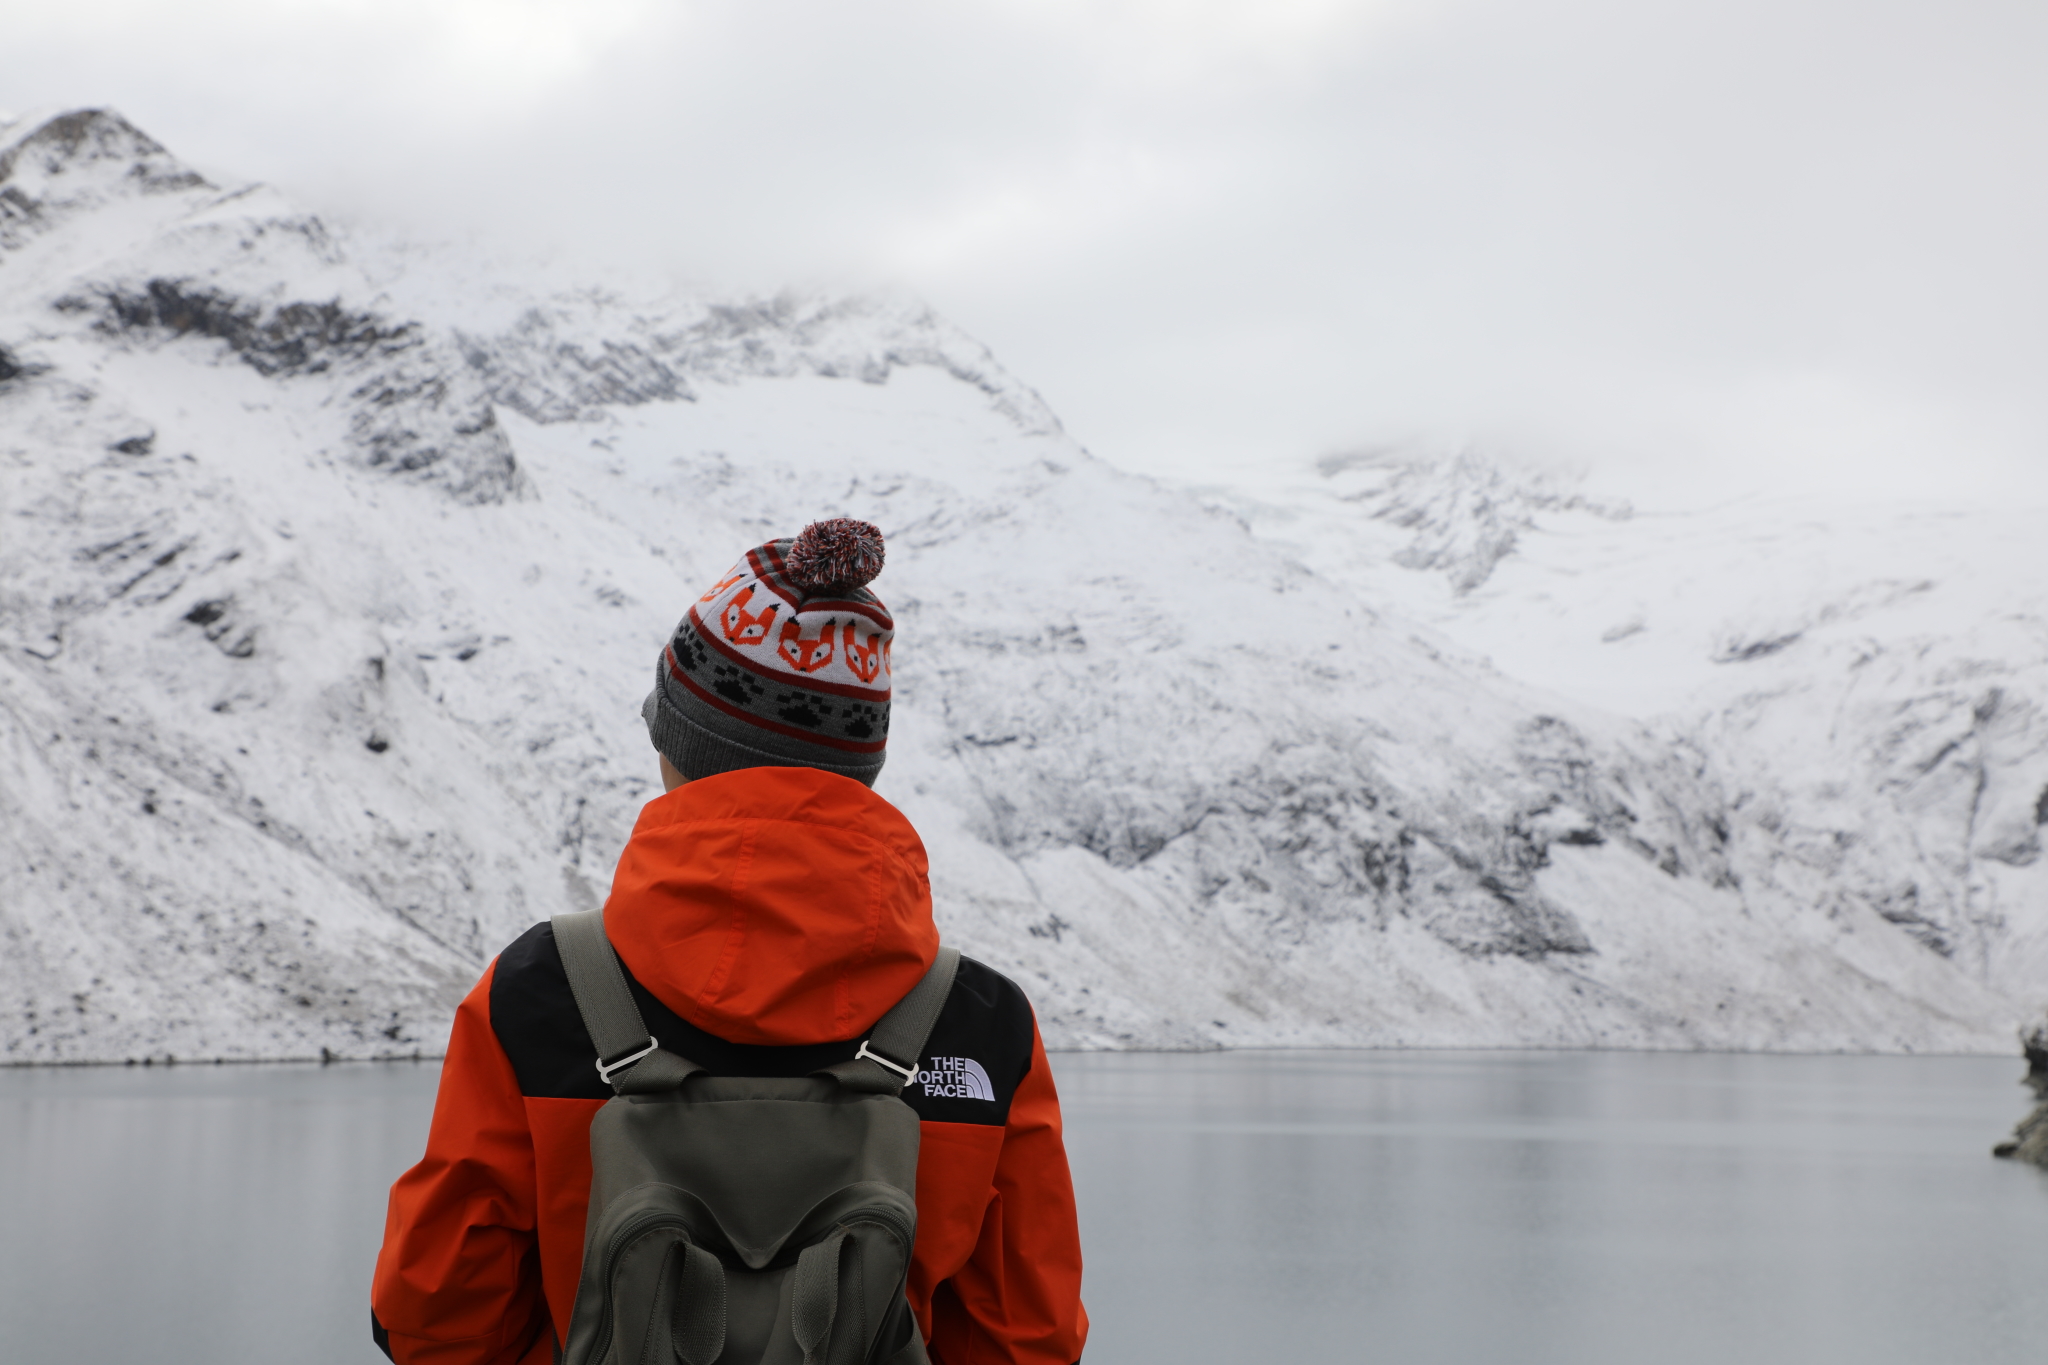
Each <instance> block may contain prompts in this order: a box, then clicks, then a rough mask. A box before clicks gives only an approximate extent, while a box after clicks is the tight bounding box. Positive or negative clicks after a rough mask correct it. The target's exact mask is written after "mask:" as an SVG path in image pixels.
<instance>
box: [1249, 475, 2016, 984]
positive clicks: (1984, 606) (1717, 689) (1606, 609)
mask: <svg viewBox="0 0 2048 1365" xmlns="http://www.w3.org/2000/svg"><path fill="white" fill-rule="evenodd" d="M1297 475H1298V477H1296V478H1295V479H1293V480H1286V479H1281V480H1276V481H1275V483H1274V484H1273V485H1272V486H1271V487H1269V488H1268V489H1267V490H1266V493H1265V495H1264V496H1263V497H1262V498H1260V499H1258V500H1251V499H1246V498H1244V497H1242V496H1239V495H1236V494H1222V495H1212V497H1211V501H1212V502H1216V503H1218V504H1227V505H1229V506H1230V507H1231V508H1232V510H1233V511H1235V512H1236V513H1237V514H1238V515H1240V516H1241V517H1242V518H1243V519H1244V520H1245V521H1246V523H1247V524H1248V525H1250V526H1253V527H1255V528H1256V529H1257V531H1258V532H1259V533H1260V534H1261V536H1262V537H1264V538H1266V539H1268V540H1269V541H1271V542H1273V543H1275V544H1276V545H1279V546H1283V547H1285V548H1286V549H1287V550H1288V551H1289V552H1290V553H1293V554H1295V555H1296V556H1298V557H1300V558H1301V559H1302V560H1303V561H1304V562H1306V563H1310V564H1313V565H1314V566H1316V567H1317V568H1318V569H1319V570H1320V571H1321V572H1324V573H1326V574H1328V575H1330V576H1331V577H1334V578H1336V579H1338V580H1339V581H1342V582H1346V583H1350V584H1352V585H1354V586H1356V587H1357V588H1358V589H1359V590H1360V591H1362V592H1364V593H1366V594H1367V595H1368V596H1369V597H1370V598H1371V599H1372V600H1374V601H1376V602H1381V603H1387V604H1389V605H1390V606H1392V607H1394V608H1395V609H1398V610H1400V611H1402V612H1403V613H1404V614H1406V615H1408V616H1410V617H1412V618H1414V619H1417V620H1422V621H1426V622H1428V623H1429V624H1430V625H1432V626H1434V627H1435V628H1436V629H1438V630H1440V631H1442V632H1444V633H1445V634H1446V635H1447V636H1449V637H1450V638H1452V639H1454V640H1456V641H1457V642H1458V643H1459V644H1460V645H1461V646H1463V647H1465V648H1467V649H1469V650H1471V651H1473V652H1474V653H1476V654H1479V655H1483V656H1485V657H1486V658H1488V659H1489V660H1490V661H1491V662H1492V663H1493V664H1495V665H1496V666H1498V667H1500V668H1501V669H1503V670H1504V671H1506V672H1508V673H1511V674H1513V675H1514V676H1516V677H1518V678H1522V679H1526V680H1528V681H1531V682H1534V683H1537V684H1539V685H1542V686H1544V687H1547V688H1550V689H1552V690H1555V691H1557V692H1560V693H1564V694H1567V695H1570V696H1573V697H1576V698H1580V699H1583V700H1588V701H1592V702H1594V703H1596V704H1598V705H1600V706H1602V707H1603V709H1608V710H1611V711H1614V712H1618V713H1621V714H1626V715H1630V716H1633V717H1636V718H1638V719H1641V720H1643V721H1645V722H1647V723H1649V724H1651V725H1652V726H1654V727H1655V728H1656V729H1657V730H1659V731H1660V732H1663V733H1667V734H1670V735H1673V736H1674V737H1676V738H1677V740H1678V741H1679V742H1680V743H1683V744H1685V745H1687V746H1688V747H1690V748H1691V749H1693V750H1695V751H1696V752H1698V753H1701V754H1703V755H1708V756H1710V760H1711V771H1712V772H1713V773H1714V775H1715V777H1716V779H1717V781H1718V782H1719V783H1720V785H1721V787H1722V788H1723V790H1724V792H1725V793H1726V795H1727V797H1728V800H1729V818H1730V820H1731V825H1732V828H1733V829H1734V830H1735V831H1736V832H1737V833H1738V834H1739V835H1740V838H1739V839H1738V840H1737V843H1738V844H1739V845H1741V846H1743V847H1744V848H1746V849H1747V855H1746V856H1740V855H1739V856H1737V857H1736V858H1735V863H1736V866H1737V868H1738V871H1739V872H1740V874H1741V875H1742V876H1743V878H1744V880H1745V884H1747V885H1752V886H1754V885H1758V884H1763V883H1778V884H1782V886H1783V889H1784V890H1785V891H1786V892H1787V893H1788V894H1791V895H1794V896H1797V897H1799V898H1802V899H1805V900H1807V901H1809V902H1811V903H1814V904H1820V905H1828V906H1835V905H1840V904H1856V905H1860V906H1863V907H1867V908H1869V909H1872V910H1874V911H1876V912H1877V913H1878V914H1879V915H1881V916H1882V917H1883V918H1885V919H1886V920H1888V921H1890V922H1892V923H1895V924H1898V925H1899V926H1901V927H1902V928H1904V929H1905V930H1906V931H1907V932H1909V933H1911V934H1912V935H1913V936H1914V937H1915V938H1916V939H1918V940H1919V941H1920V942H1922V943H1923V944H1925V945H1926V946H1927V947H1929V948H1930V949H1931V950H1933V951H1935V952H1937V953H1939V954H1941V955H1944V956H1947V957H1950V958H1951V959H1952V960H1954V961H1956V962H1957V963H1959V964H1960V965H1962V966H1964V967H1965V969H1966V970H1967V971H1969V972H1970V973H1971V974H1972V975H1975V976H1977V977H1979V978H1980V979H1984V980H1988V981H1991V982H1993V983H1995V984H1997V985H1999V986H2001V987H2003V988H2004V989H2007V990H2010V991H2012V992H2014V993H2016V994H2018V995H2020V996H2022V997H2033V996H2039V995H2041V994H2043V993H2048V864H2044V863H2043V862H2042V860H2041V853H2042V847H2041V844H2042V829H2041V827H2042V825H2043V824H2044V823H2048V715H2044V711H2043V708H2044V706H2048V574H2044V571H2048V537H2044V536H2043V534H2042V531H2041V527H2042V526H2043V524H2044V522H2048V508H2041V507H2032V506H2024V505H2013V506H2004V507H1984V506H1973V505H1965V504H1955V505H1946V504H1942V503H1939V502H1924V501H1923V502H1915V503H1907V502H1898V501H1873V500H1866V499H1859V498H1858V497H1857V495H1856V494H1855V492H1854V491H1853V490H1845V491H1844V493H1842V494H1841V495H1839V496H1836V497H1833V498H1829V499H1826V500H1822V499H1819V498H1814V497H1780V498H1771V497H1766V496H1762V495H1749V496H1744V497H1740V498H1735V499H1732V500H1730V501H1728V502H1726V503H1723V504H1720V505H1717V506H1709V507H1690V508H1664V509H1658V510H1649V511H1646V510H1638V509H1634V508H1631V507H1630V506H1629V505H1628V504H1626V503H1621V502H1616V501H1613V500H1602V499H1599V498H1595V497H1590V496H1588V495H1586V494H1585V493H1584V492H1582V491H1581V490H1579V489H1577V488H1576V487H1574V486H1573V485H1572V484H1571V483H1570V481H1560V480H1558V479H1557V478H1555V477H1554V476H1545V475H1543V474H1540V473H1535V472H1531V471H1527V470H1511V469H1507V468H1503V467H1502V466H1500V465H1498V464H1494V463H1490V462H1488V461H1485V460H1482V459H1478V458H1475V457H1473V456H1471V455H1469V454H1465V455H1455V456H1452V455H1423V454H1415V453H1409V454H1381V455H1378V456H1369V457H1351V458H1335V459H1326V460H1324V461H1322V462H1321V463H1320V464H1319V465H1317V466H1315V467H1314V468H1310V467H1309V466H1307V465H1304V466H1303V467H1302V468H1301V469H1300V470H1298V471H1297Z"/></svg>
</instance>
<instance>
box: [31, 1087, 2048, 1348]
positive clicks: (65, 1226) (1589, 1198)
mask: <svg viewBox="0 0 2048 1365" xmlns="http://www.w3.org/2000/svg"><path fill="white" fill-rule="evenodd" d="M1053 1067H1054V1071H1055V1073H1056V1074H1057V1077H1058V1080H1059V1084H1060V1088H1061V1092H1062V1098H1063V1100H1064V1102H1065V1106H1066V1113H1067V1124H1068V1132H1067V1139H1068V1149H1069V1152H1070V1153H1071V1155H1072V1158H1073V1162H1074V1175H1075V1184H1076V1186H1077V1189H1078V1192H1079V1196H1080V1200H1081V1211H1082V1223H1083V1236H1084V1246H1085V1251H1086V1254H1087V1261H1088V1267H1087V1284H1086V1294H1087V1299H1088V1304H1089V1309H1090V1312H1091V1315H1092V1316H1093V1319H1094V1332H1093V1336H1092V1338H1091V1340H1090V1343H1089V1349H1088V1359H1089V1361H1091V1362H1094V1365H1122V1363H1124V1362H1133V1363H1135V1362H1147V1363H1149V1362H1169V1361H1170V1362H1211V1361H1213V1362H1239V1361H1274V1360H1286V1361H1311V1360H1313V1361H1371V1362H1390V1363H1395V1365H1402V1363H1405V1362H1444V1363H1445V1365H1453V1363H1456V1365H1462V1363H1463V1362H1473V1363H1474V1365H1477V1363H1478V1362H1488V1363H1489V1365H1490V1363H1491V1362H1512V1363H1513V1365H1549V1363H1551V1362H1555V1363H1556V1365H1607V1362H1615V1363H1616V1365H1620V1362H1628V1363H1629V1365H1692V1363H1693V1362H1699V1363H1700V1365H1707V1363H1708V1362H1712V1363H1713V1365H1733V1363H1735V1362H1741V1365H1775V1362H1787V1363H1788V1365H1791V1363H1793V1362H1796V1363H1797V1365H1826V1363H1828V1362H1837V1361H1840V1362H1852V1361H1853V1362H1856V1365H1888V1363H1891V1362H1896V1363H1897V1365H1948V1363H1950V1362H1953V1363H1954V1365H2006V1363H2007V1362H2011V1363H2012V1365H2018V1363H2019V1362H2022V1361H2024V1362H2028V1363H2029V1365H2033V1363H2034V1362H2039V1361H2040V1360H2042V1359H2044V1358H2048V1174H2044V1173H2041V1172H2038V1171H2035V1170H2033V1169H2031V1168H2026V1167H2020V1166H2015V1165H2013V1164H2012V1163H2010V1162H2000V1161H1994V1160H1993V1159H1992V1158H1991V1157H1990V1156H1989V1155H1988V1154H1987V1153H1988V1149H1989V1147H1990V1145H1991V1143H1992V1142H1993V1141H1995V1140H1997V1139H1998V1138H2000V1137H2002V1136H2004V1135H2005V1134H2006V1133H2007V1132H2008V1131H2010V1129H2011V1126H2012V1124H2013V1123H2014V1122H2015V1121H2016V1120H2017V1119H2018V1118H2019V1117H2020V1115H2021V1114H2022V1113H2024V1112H2025V1109H2026V1105H2027V1100H2028V1096H2027V1093H2026V1092H2025V1091H2023V1090H2022V1089H2020V1088H2019V1087H2018V1086H2017V1085H2016V1084H2015V1083H2014V1082H2015V1081H2016V1079H2017V1078H2018V1076H2019V1074H2020V1071H2021V1065H2020V1063H2019V1062H2018V1060H2017V1059H2012V1060H2005V1059H1999V1058H1954V1057H1919V1058H1908V1057H1756V1056H1730V1055H1719V1054H1707V1055H1702V1054H1671V1053H1662V1054H1659V1053H1448V1052H1240V1053H1200V1054H1085V1055H1084V1054H1064V1055H1057V1056H1055V1057H1054V1059H1053ZM436 1078H437V1069H436V1067H435V1066H434V1065H433V1064H431V1063H428V1064H420V1065H407V1064H398V1065H393V1066H335V1067H328V1068H317V1067H287V1066H278V1067H177V1068H173V1069H162V1068H152V1069H149V1070H139V1069H129V1068H121V1069H100V1068H85V1069H75V1070H10V1071H0V1360H7V1361H12V1360H25V1359H48V1360H76V1361H95V1362H97V1361H107V1362H117V1361H119V1362H126V1361H143V1360H147V1361H150V1362H153V1363H155V1365H184V1363H185V1362H191V1363H192V1365H202V1363H203V1365H225V1363H227V1362H242V1361H249V1362H305V1363H306V1365H324V1363H325V1362H330V1361H333V1362H365V1363H366V1362H369V1361H374V1360H381V1359H382V1357H381V1356H379V1355H378V1354H377V1352H376V1350H375V1348H374V1347H372V1346H371V1345H370V1343H369V1333H368V1319H369V1313H368V1308H367V1298H368V1285H369V1271H370V1264H371V1261H372V1259H373V1258H374V1256H375V1253H376V1246H377V1242H378V1240H379V1237H380V1235H381V1231H382V1220H383V1205H384V1191H385V1189H386V1187H388V1185H389V1184H390V1181H391V1180H392V1179H393V1177H395V1176H396V1175H397V1174H398V1172H399V1171H401V1170H402V1169H404V1167H405V1166H406V1165H408V1164H409V1163H410V1162H412V1161H413V1160H414V1159H416V1158H417V1156H418V1154H419V1150H420V1146H421V1143H422V1141H423V1139H424V1136H425V1131H426V1121H427V1115H428V1112H429V1110H430V1108H431V1105H432V1097H433V1087H434V1083H435V1080H436Z"/></svg>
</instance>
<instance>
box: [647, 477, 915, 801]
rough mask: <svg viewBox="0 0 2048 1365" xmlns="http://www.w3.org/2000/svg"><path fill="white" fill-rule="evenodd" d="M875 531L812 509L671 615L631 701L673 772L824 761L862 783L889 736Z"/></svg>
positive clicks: (885, 624) (888, 627)
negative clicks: (793, 529) (649, 687)
mask: <svg viewBox="0 0 2048 1365" xmlns="http://www.w3.org/2000/svg"><path fill="white" fill-rule="evenodd" d="M882 553H883V546H882V533H881V532H880V531H879V530H877V529H876V528H875V527H874V526H872V525H871V524H869V523H868V522H865V521H853V520H850V519H849V518H846V517H835V518H833V519H832V520H830V521H818V522H813V523H811V524H810V525H809V526H806V527H805V528H804V529H803V532H802V534H800V535H798V536H796V537H794V538H793V539H786V540H771V541H769V542H768V543H767V544H766V545H761V546H757V547H755V548H754V549H752V550H749V551H747V553H746V554H745V555H744V556H743V557H742V558H741V559H740V562H739V563H737V564H735V565H733V566H732V568H731V569H729V570H728V571H727V572H726V573H725V575H724V576H723V577H721V578H720V579H719V580H718V581H717V582H716V583H714V584H712V585H711V591H709V592H707V593H705V594H704V595H703V596H702V597H700V598H699V599H697V601H696V603H695V604H694V605H692V606H691V608H690V609H689V611H687V612H685V613H684V614H683V619H682V620H681V621H680V622H678V623H677V624H676V628H675V633H674V634H673V635H671V636H670V637H669V642H668V647H667V648H665V649H663V650H662V652H661V657H660V659H659V660H657V661H656V664H655V670H654V691H652V692H650V693H649V694H648V696H647V701H646V704H645V705H643V706H642V707H641V708H640V714H641V716H642V717H644V718H645V719H646V721H647V734H648V738H650V739H652V740H653V741H654V747H655V748H656V749H658V750H659V751H660V752H661V753H662V754H663V755H664V756H666V757H667V759H668V761H669V762H670V763H673V764H674V765H675V767H676V771H677V772H680V773H681V774H682V775H683V776H684V777H685V778H688V779H691V780H695V779H696V778H700V777H709V776H711V775H712V774H713V773H723V772H731V771H733V770H734V769H737V768H768V767H783V768H823V769H824V770H825V771H827V772H834V773H842V774H844V775H845V776H847V777H851V778H854V779H856V780H858V781H861V782H865V783H867V784H868V785H869V786H873V785H874V781H875V778H876V777H877V776H879V775H880V774H881V771H882V761H883V759H884V758H885V757H886V756H887V755H886V754H884V752H883V748H884V746H885V745H887V743H888V741H889V682H890V667H889V645H890V642H891V641H892V640H893V639H894V638H895V633H896V627H895V622H893V621H892V620H891V619H890V617H889V609H888V608H887V607H884V606H883V605H882V602H881V599H880V598H878V597H876V596H875V595H874V594H873V593H871V592H869V591H868V590H867V584H868V582H869V580H871V579H872V578H874V576H875V575H876V574H878V573H880V572H881V571H882Z"/></svg>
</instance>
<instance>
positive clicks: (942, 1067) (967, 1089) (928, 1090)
mask: <svg viewBox="0 0 2048 1365" xmlns="http://www.w3.org/2000/svg"><path fill="white" fill-rule="evenodd" d="M931 1060H932V1066H931V1070H929V1071H920V1072H918V1073H917V1083H918V1084H919V1085H921V1086H923V1087H924V1093H925V1094H927V1095H929V1096H931V1098H933V1099H935V1100H988V1101H990V1102H991V1103H993V1102H994V1100H995V1097H996V1092H995V1087H993V1086H991V1085H990V1084H989V1083H988V1073H987V1072H986V1071H983V1070H982V1069H981V1063H980V1062H977V1061H975V1060H974V1058H972V1057H934V1058H932V1059H931Z"/></svg>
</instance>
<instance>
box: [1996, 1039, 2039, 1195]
mask: <svg viewBox="0 0 2048 1365" xmlns="http://www.w3.org/2000/svg"><path fill="white" fill-rule="evenodd" d="M2020 1049H2021V1050H2022V1051H2023V1052H2025V1053H2026V1056H2027V1078H2026V1085H2027V1087H2028V1088H2029V1089H2031V1090H2032V1091H2033V1092H2034V1100H2035V1103H2034V1112H2033V1113H2031V1114H2029V1115H2027V1116H2026V1117H2025V1118H2023V1119H2021V1120H2020V1124H2019V1127H2017V1128H2015V1129H2013V1133H2012V1136H2011V1137H2010V1138H2008V1139H2006V1140H2005V1141H2004V1142H2001V1143H1999V1144H1998V1145H1997V1146H1996V1147H1993V1148H1992V1149H1991V1154H1992V1155H1993V1156H2003V1157H2011V1158H2013V1159H2014V1160H2016V1161H2030V1162H2032V1163H2033V1164H2034V1165H2036V1166H2039V1167H2041V1168H2042V1169H2044V1170H2048V1019H2043V1020H2041V1021H2040V1022H2039V1023H2036V1024H2034V1025H2032V1026H2031V1027H2029V1028H2024V1029H2021V1030H2020Z"/></svg>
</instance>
